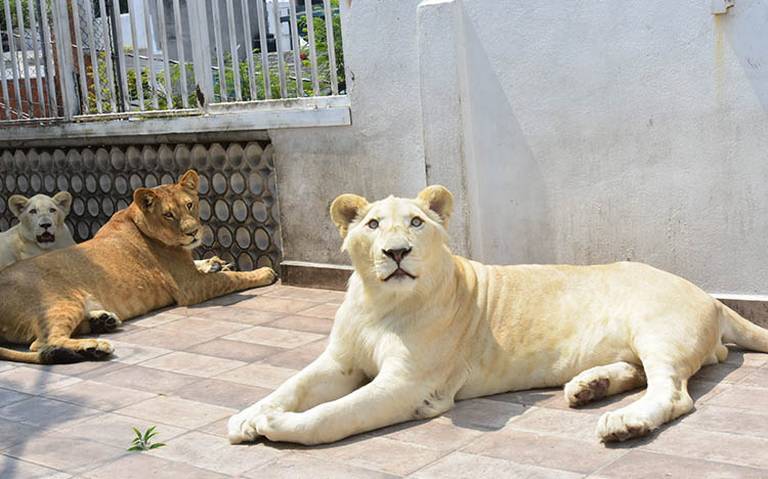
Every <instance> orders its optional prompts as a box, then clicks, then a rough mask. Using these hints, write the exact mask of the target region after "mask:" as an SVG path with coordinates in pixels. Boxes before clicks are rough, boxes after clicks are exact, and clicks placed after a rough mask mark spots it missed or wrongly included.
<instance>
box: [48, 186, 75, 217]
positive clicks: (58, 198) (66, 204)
mask: <svg viewBox="0 0 768 479" xmlns="http://www.w3.org/2000/svg"><path fill="white" fill-rule="evenodd" d="M53 201H54V203H56V204H57V205H59V208H61V209H62V210H64V216H66V215H68V214H69V209H70V208H71V207H72V195H71V194H69V192H67V191H59V192H58V193H56V194H55V195H53Z"/></svg>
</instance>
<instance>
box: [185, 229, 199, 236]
mask: <svg viewBox="0 0 768 479" xmlns="http://www.w3.org/2000/svg"><path fill="white" fill-rule="evenodd" d="M198 231H200V228H196V229H194V230H192V231H190V232H189V233H187V236H193V237H194V236H197V232H198Z"/></svg>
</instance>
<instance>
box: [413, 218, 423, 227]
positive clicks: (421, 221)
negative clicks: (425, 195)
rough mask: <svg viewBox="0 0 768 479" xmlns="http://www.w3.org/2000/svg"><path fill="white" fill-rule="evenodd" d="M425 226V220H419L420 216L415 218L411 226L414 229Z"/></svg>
mask: <svg viewBox="0 0 768 479" xmlns="http://www.w3.org/2000/svg"><path fill="white" fill-rule="evenodd" d="M423 224H424V220H423V219H421V218H419V217H418V216H414V217H413V219H411V226H413V227H414V228H418V227H419V226H421V225H423Z"/></svg>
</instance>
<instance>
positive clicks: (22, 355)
mask: <svg viewBox="0 0 768 479" xmlns="http://www.w3.org/2000/svg"><path fill="white" fill-rule="evenodd" d="M0 359H2V360H5V361H17V362H20V363H32V364H45V362H44V360H43V359H44V358H43V356H42V355H41V354H40V353H38V352H32V351H16V350H15V349H9V348H0Z"/></svg>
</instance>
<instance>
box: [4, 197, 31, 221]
mask: <svg viewBox="0 0 768 479" xmlns="http://www.w3.org/2000/svg"><path fill="white" fill-rule="evenodd" d="M27 203H29V198H27V197H26V196H21V195H13V196H11V197H10V198H8V207H9V208H10V209H11V213H13V216H15V217H17V218H18V217H19V215H21V212H22V211H24V208H25V207H26V206H27Z"/></svg>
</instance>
